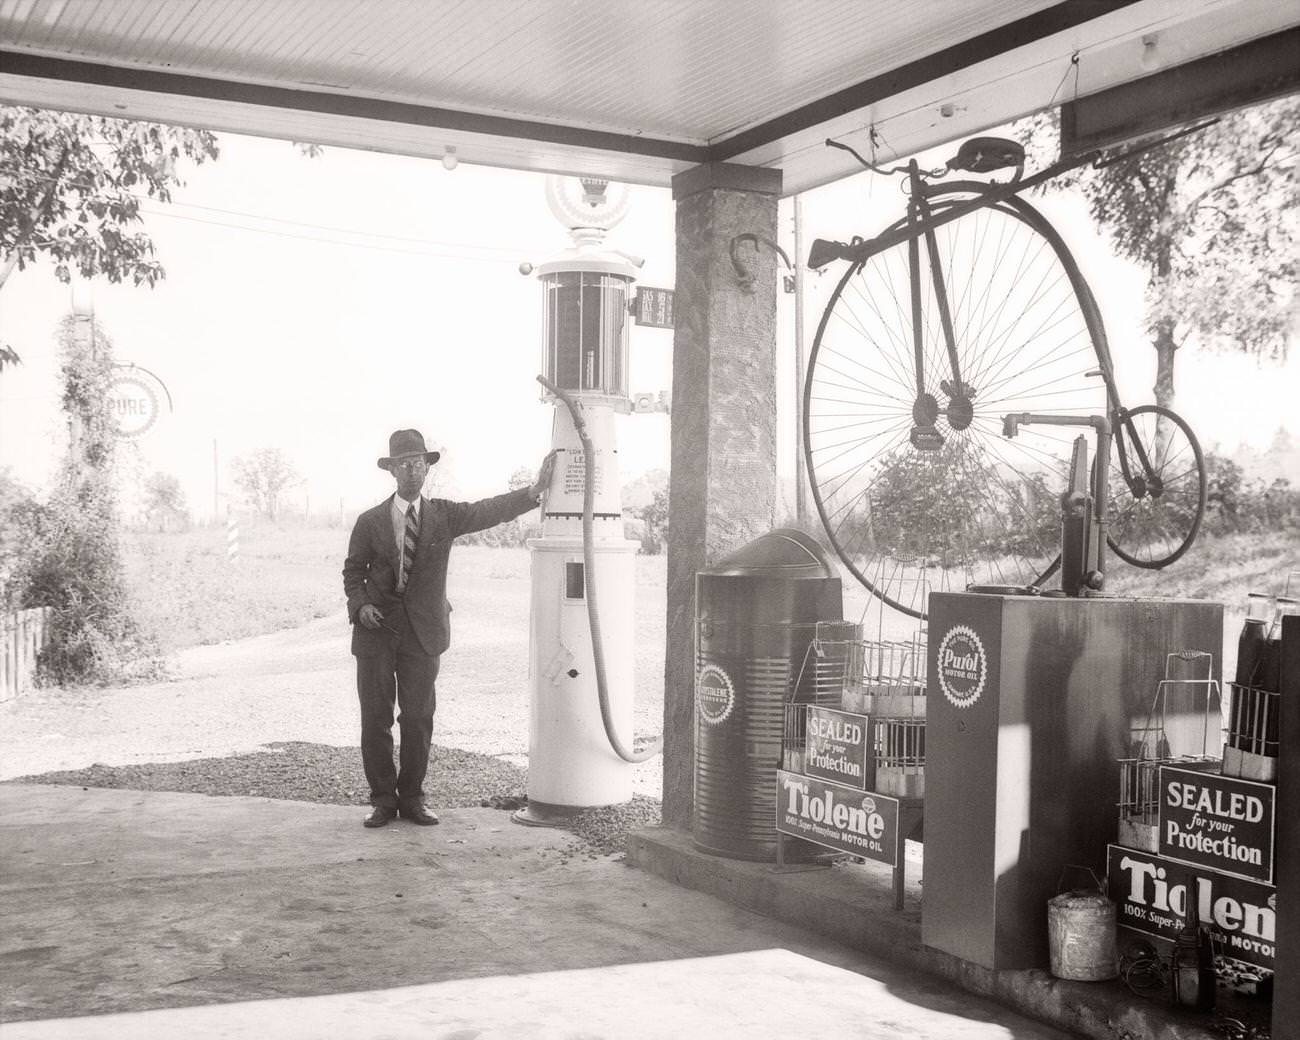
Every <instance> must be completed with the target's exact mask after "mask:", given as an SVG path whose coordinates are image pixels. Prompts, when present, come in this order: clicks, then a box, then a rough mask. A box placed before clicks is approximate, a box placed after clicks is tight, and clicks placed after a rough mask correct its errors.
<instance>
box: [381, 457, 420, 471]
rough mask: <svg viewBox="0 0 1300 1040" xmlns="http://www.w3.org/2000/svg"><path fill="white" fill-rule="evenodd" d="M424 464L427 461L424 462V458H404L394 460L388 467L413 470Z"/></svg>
mask: <svg viewBox="0 0 1300 1040" xmlns="http://www.w3.org/2000/svg"><path fill="white" fill-rule="evenodd" d="M425 466H428V463H427V462H425V461H424V459H422V458H420V459H404V460H403V461H402V462H394V463H392V464H391V466H390V468H391V469H394V470H399V469H404V470H415V469H420V468H422V467H425Z"/></svg>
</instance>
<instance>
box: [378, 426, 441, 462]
mask: <svg viewBox="0 0 1300 1040" xmlns="http://www.w3.org/2000/svg"><path fill="white" fill-rule="evenodd" d="M417 455H422V456H424V461H425V462H427V463H428V464H429V465H430V466H432V465H433V464H434V463H435V462H437V461H438V459H440V458H441V457H442V455H441V453H439V452H436V451H429V450H428V449H426V448H425V446H424V434H422V433H421V432H420V431H419V430H396V431H394V433H393V435H392V436H391V437H389V438H388V454H387V455H386V456H384V458H382V459H380V460H379V468H380V469H388V468H389V467H390V466H391V465H392V464H393V463H394V462H400V461H402V459H413V458H415V456H417Z"/></svg>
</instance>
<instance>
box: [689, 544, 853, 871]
mask: <svg viewBox="0 0 1300 1040" xmlns="http://www.w3.org/2000/svg"><path fill="white" fill-rule="evenodd" d="M834 575H835V571H834V568H833V566H832V564H831V563H830V560H829V559H828V558H827V557H826V555H825V552H824V551H823V550H822V549H821V547H820V546H819V545H818V544H817V543H816V542H815V541H813V540H812V539H811V538H809V537H808V536H807V535H806V534H804V533H803V532H801V531H793V530H778V531H772V532H770V533H769V534H765V535H763V536H761V537H760V538H758V539H756V540H755V541H753V542H751V543H749V545H747V546H745V547H744V548H742V549H740V550H739V551H738V552H736V553H734V554H733V555H732V556H730V557H728V558H727V559H725V560H723V561H721V562H720V563H718V564H715V565H714V566H713V567H710V568H708V569H707V570H703V571H700V572H699V573H698V574H697V575H696V578H695V609H696V614H695V620H696V644H695V645H696V654H695V812H694V818H693V825H692V836H693V838H694V843H695V845H696V847H697V848H699V849H701V850H703V851H705V852H711V853H714V854H717V855H722V856H729V857H731V858H733V859H747V860H756V861H762V862H772V861H774V860H775V859H776V770H777V768H778V767H779V766H780V765H781V751H782V739H783V736H784V731H785V727H786V705H787V701H789V700H790V699H791V696H792V694H793V696H794V697H796V698H797V699H798V700H800V701H802V702H804V703H825V704H827V705H828V706H830V707H839V700H840V691H841V689H842V687H843V674H844V663H843V655H840V660H839V661H838V662H837V661H834V660H831V661H828V660H825V659H818V660H817V663H816V665H815V666H811V667H809V668H807V669H805V670H804V673H803V675H802V676H801V675H800V671H801V666H802V665H803V664H804V661H805V659H806V658H807V657H808V648H809V645H810V644H811V642H812V641H813V639H814V638H815V636H816V633H817V626H818V623H819V622H824V621H831V620H839V619H840V618H841V617H842V616H843V600H842V595H841V587H840V579H839V578H838V577H836V576H834ZM796 684H797V685H798V690H794V689H793V688H794V687H795V685H796ZM790 844H791V845H793V846H807V847H808V848H809V849H813V848H815V846H808V844H807V843H806V842H799V841H798V840H797V839H792V841H791V843H790ZM792 851H793V850H792Z"/></svg>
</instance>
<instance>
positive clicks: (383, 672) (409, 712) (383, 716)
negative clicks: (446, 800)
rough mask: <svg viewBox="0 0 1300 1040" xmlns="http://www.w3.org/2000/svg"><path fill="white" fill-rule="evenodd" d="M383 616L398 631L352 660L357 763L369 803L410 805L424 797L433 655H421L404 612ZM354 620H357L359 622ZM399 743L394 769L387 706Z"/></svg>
mask: <svg viewBox="0 0 1300 1040" xmlns="http://www.w3.org/2000/svg"><path fill="white" fill-rule="evenodd" d="M397 615H398V612H396V611H395V612H393V613H392V614H390V615H389V616H388V618H385V621H386V622H388V621H389V620H390V619H391V620H392V621H394V622H396V625H395V630H396V631H397V633H398V635H397V637H396V638H394V639H392V640H391V641H390V642H389V645H388V646H387V647H386V648H385V649H384V651H382V652H381V653H378V654H373V655H367V656H365V657H358V658H357V697H358V698H359V699H360V701H361V764H362V766H363V767H364V768H365V771H366V782H367V783H368V784H369V785H370V804H371V805H387V806H390V807H392V806H405V805H416V804H419V803H421V802H423V801H424V777H425V774H426V773H427V772H428V770H429V744H430V743H431V742H432V740H433V713H434V710H435V709H436V708H437V693H436V691H435V688H434V683H435V681H436V680H437V678H438V662H439V657H438V655H436V654H435V655H433V656H430V655H429V654H426V653H425V652H424V650H423V648H422V647H421V646H420V642H419V640H418V639H417V638H416V636H415V633H414V632H413V631H412V630H411V624H410V621H409V620H407V617H406V612H405V611H401V612H400V617H398V616H397ZM359 623H360V622H358V624H359ZM394 704H396V706H397V709H398V711H399V712H400V714H399V715H398V717H397V726H398V732H399V734H400V737H401V741H400V743H401V747H400V749H399V752H398V757H399V764H400V768H397V769H395V768H394V767H393V707H394Z"/></svg>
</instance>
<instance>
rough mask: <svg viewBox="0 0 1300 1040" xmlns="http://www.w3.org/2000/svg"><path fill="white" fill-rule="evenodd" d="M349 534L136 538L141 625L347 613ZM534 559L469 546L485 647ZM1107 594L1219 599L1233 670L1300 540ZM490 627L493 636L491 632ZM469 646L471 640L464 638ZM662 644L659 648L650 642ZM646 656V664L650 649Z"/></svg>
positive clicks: (460, 563)
mask: <svg viewBox="0 0 1300 1040" xmlns="http://www.w3.org/2000/svg"><path fill="white" fill-rule="evenodd" d="M346 548H347V531H346V530H344V529H343V528H341V527H337V526H335V527H328V526H309V525H304V524H302V523H301V522H297V523H294V522H292V521H287V522H285V523H282V524H270V523H262V524H256V525H253V526H251V527H250V526H246V527H244V528H243V529H242V530H241V532H240V551H239V558H238V560H237V561H235V562H232V561H230V560H229V559H228V558H227V556H226V532H225V529H224V528H220V527H212V528H196V529H194V530H191V531H186V532H181V533H170V534H157V533H149V532H133V533H131V534H130V535H128V537H127V540H126V546H125V553H124V555H125V559H126V563H127V571H128V578H129V581H130V583H131V588H132V593H133V596H134V599H135V602H136V605H137V612H138V617H139V619H140V621H141V622H142V623H143V625H144V626H145V628H146V630H147V631H149V632H151V633H153V634H154V635H155V636H156V638H157V639H158V641H159V645H160V646H161V647H162V649H163V651H164V652H167V653H171V652H175V651H177V650H181V649H184V648H185V647H189V646H196V645H201V644H209V643H220V642H224V641H227V640H234V639H242V638H245V637H247V636H253V635H261V634H264V633H266V632H271V631H275V630H277V629H282V628H292V627H295V626H297V625H300V624H303V623H304V622H307V621H310V620H312V619H313V618H319V617H324V616H327V615H329V614H332V613H335V612H337V611H341V610H342V609H343V606H344V599H343V578H342V567H343V557H344V555H345V552H346ZM529 561H530V555H529V552H528V550H527V549H523V548H503V549H494V548H487V547H484V546H474V545H462V546H458V547H457V548H456V550H455V551H454V552H453V554H452V558H451V573H450V578H449V596H450V598H451V599H452V601H453V603H454V604H456V605H457V606H458V607H460V608H462V609H463V611H464V614H465V615H468V616H471V617H474V618H476V619H478V620H477V621H476V623H475V624H476V626H477V627H476V628H475V630H474V631H475V633H476V636H475V638H484V639H486V640H487V641H489V642H497V643H498V645H500V644H501V643H505V642H509V641H512V640H522V641H526V633H527V612H528V577H529ZM1111 562H1112V567H1111V572H1110V574H1109V575H1108V580H1107V588H1106V591H1107V592H1108V593H1110V594H1113V595H1119V596H1147V597H1160V598H1176V599H1184V598H1185V599H1208V600H1213V601H1217V602H1220V603H1222V604H1224V607H1225V620H1224V642H1225V663H1227V662H1228V661H1230V660H1232V659H1234V658H1235V644H1236V633H1237V631H1238V629H1239V628H1240V625H1241V621H1242V618H1243V617H1244V616H1245V605H1246V595H1247V593H1250V592H1255V591H1261V592H1267V593H1270V594H1273V595H1277V594H1279V593H1281V592H1282V589H1283V585H1284V583H1285V581H1286V579H1287V577H1288V575H1290V574H1293V573H1294V574H1295V577H1294V578H1293V579H1292V585H1293V586H1300V540H1298V539H1297V538H1296V537H1295V535H1294V532H1276V533H1267V534H1251V535H1233V536H1229V537H1223V538H1213V539H1212V538H1203V539H1202V540H1200V541H1199V542H1197V544H1196V545H1194V546H1193V547H1192V550H1191V552H1189V553H1188V554H1187V556H1186V557H1184V558H1183V559H1182V560H1179V561H1178V562H1177V563H1176V564H1174V565H1173V566H1171V567H1169V568H1166V569H1165V570H1161V571H1142V570H1138V569H1136V568H1133V567H1129V566H1127V565H1126V564H1124V563H1122V562H1121V561H1119V560H1112V561H1111ZM636 566H637V587H638V596H637V622H636V624H637V631H638V633H639V636H638V644H640V643H641V642H642V637H643V636H647V635H652V634H653V635H657V636H658V640H659V642H658V645H657V646H656V647H653V649H651V650H649V651H647V653H646V654H645V657H646V660H645V661H644V662H642V661H638V665H637V670H638V673H640V672H642V670H643V669H649V671H650V672H652V673H654V674H657V675H659V676H661V675H662V666H663V658H662V652H663V651H662V646H663V642H662V638H663V637H662V632H663V629H664V624H665V618H664V608H665V599H664V597H665V586H664V579H665V557H663V556H638V557H637V565H636ZM861 591H862V590H859V589H857V588H856V587H850V586H849V585H848V584H847V583H846V586H845V610H846V616H848V617H850V618H853V619H856V618H857V611H859V610H861V606H860V604H859V600H862V599H864V598H865V593H863V595H862V596H859V595H858V593H859V592H861ZM484 621H486V622H487V626H488V631H486V632H485V631H482V630H481V628H482V623H483V622H484ZM461 634H462V635H465V636H468V635H469V633H468V632H467V631H466V630H465V629H464V627H463V626H462V629H461ZM650 642H651V643H653V642H654V641H653V640H650ZM638 656H639V657H640V656H642V653H641V647H640V646H638Z"/></svg>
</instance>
